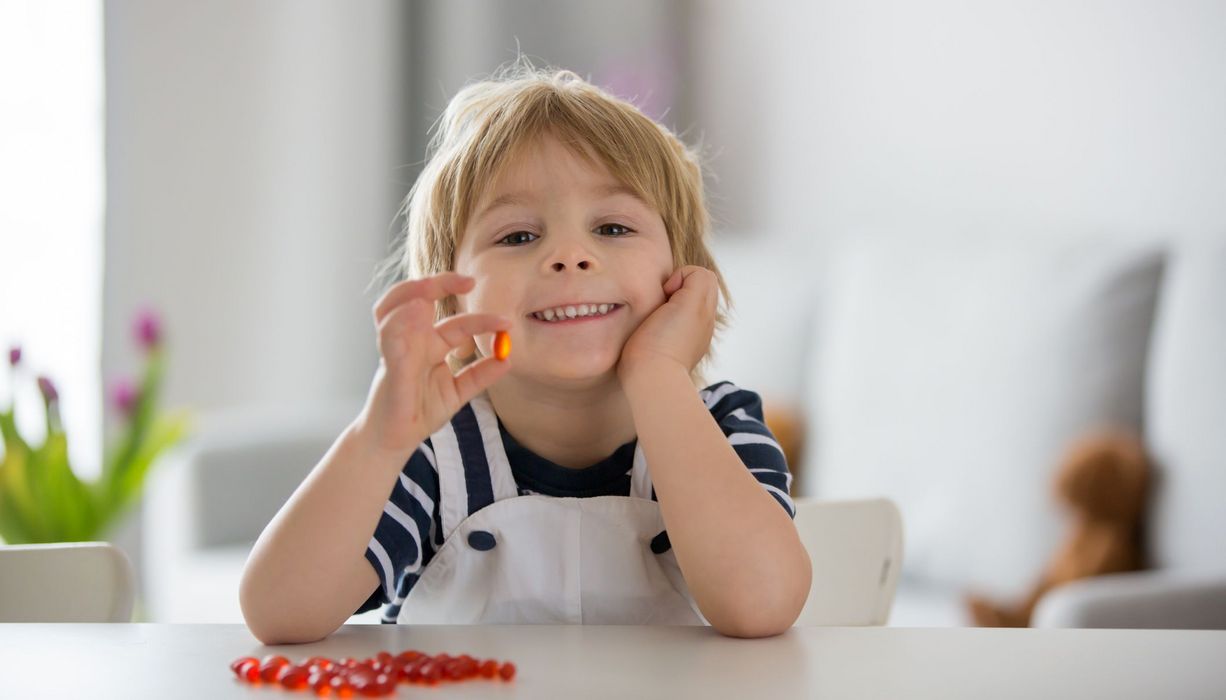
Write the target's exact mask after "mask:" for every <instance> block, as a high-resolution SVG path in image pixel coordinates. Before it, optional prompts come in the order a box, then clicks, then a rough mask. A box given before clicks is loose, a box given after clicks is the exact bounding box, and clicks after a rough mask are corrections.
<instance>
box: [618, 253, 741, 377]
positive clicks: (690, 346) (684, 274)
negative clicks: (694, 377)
mask: <svg viewBox="0 0 1226 700" xmlns="http://www.w3.org/2000/svg"><path fill="white" fill-rule="evenodd" d="M664 297H665V301H664V303H663V304H661V305H660V306H658V307H657V308H656V310H655V311H653V312H652V313H651V315H649V316H648V317H647V318H645V319H643V322H642V323H640V324H639V327H638V328H637V329H635V331H634V333H633V334H632V335H631V336H630V338H629V340H627V341H626V345H625V346H624V347H623V348H622V354H621V359H619V360H618V363H617V374H618V377H619V378H621V379H622V381H623V382H624V381H625V379H626V377H627V376H628V375H629V374H631V373H633V372H635V371H637V370H638V369H639V368H641V367H644V366H649V365H655V364H660V363H664V364H675V365H677V366H679V367H681V368H683V369H684V370H685V372H686V373H687V374H688V373H689V372H690V371H691V370H693V369H694V367H695V366H697V365H698V361H699V360H701V359H702V356H703V355H705V354H706V352H707V349H708V348H709V347H710V345H711V336H712V335H713V334H714V333H715V307H716V303H717V302H718V301H719V283H718V281H717V280H716V277H715V273H714V272H711V271H710V270H708V269H707V268H705V267H699V266H698V265H685V266H683V267H680V268H677V270H676V271H674V272H673V275H672V276H671V277H669V278H668V280H667V281H665V282H664Z"/></svg>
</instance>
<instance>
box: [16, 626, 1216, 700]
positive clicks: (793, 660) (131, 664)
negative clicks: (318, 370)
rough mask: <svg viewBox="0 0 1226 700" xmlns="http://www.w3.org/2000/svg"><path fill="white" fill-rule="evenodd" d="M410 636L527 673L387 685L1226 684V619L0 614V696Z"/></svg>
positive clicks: (873, 693) (156, 679) (1122, 690)
mask: <svg viewBox="0 0 1226 700" xmlns="http://www.w3.org/2000/svg"><path fill="white" fill-rule="evenodd" d="M405 649H418V650H420V651H424V652H427V653H430V654H437V653H440V652H447V653H449V654H452V655H459V654H462V653H468V654H471V655H473V656H476V657H484V658H489V657H492V658H497V659H500V660H510V661H513V662H515V664H516V665H517V666H518V675H517V677H516V678H515V680H513V681H511V682H501V681H484V680H482V681H466V682H461V683H451V684H444V685H441V686H439V687H436V688H433V689H428V690H427V689H424V688H421V687H419V686H412V685H401V686H399V689H398V691H397V693H396V695H395V696H393V697H413V696H420V695H422V694H423V692H428V693H429V694H430V697H432V698H436V699H437V700H450V699H451V698H476V697H497V698H554V697H584V698H588V697H617V698H628V697H634V698H642V697H660V698H677V697H702V698H723V697H727V698H742V699H743V698H760V699H765V698H799V697H808V698H812V697H819V696H820V697H823V698H859V697H863V698H901V697H907V698H927V697H933V698H987V697H992V698H1035V697H1042V698H1047V697H1069V698H1074V697H1075V698H1156V697H1179V698H1209V697H1218V698H1220V697H1226V631H1195V630H1188V631H1177V630H1049V629H1044V630H1035V629H977V628H933V629H924V628H908V627H795V628H792V629H791V630H789V631H788V632H787V633H785V634H783V635H780V636H778V637H771V638H766V639H732V638H728V637H723V636H721V635H719V634H718V633H717V632H715V631H714V630H712V629H711V628H709V627H601V626H548V625H529V626H509V625H508V626H401V625H347V626H345V627H342V628H341V629H340V630H338V631H337V632H336V633H334V634H333V635H332V636H330V637H328V638H327V639H325V640H323V641H321V642H317V643H314V644H303V645H286V646H271V647H269V646H264V645H262V644H260V643H259V642H258V641H257V640H256V639H255V638H254V637H252V636H251V634H250V632H249V631H248V630H247V628H246V627H245V626H243V625H178V624H30V623H26V624H20V623H10V624H0V673H3V678H2V681H0V683H2V685H0V696H3V697H4V698H6V699H8V698H26V697H31V698H34V697H37V698H43V697H73V698H109V697H115V698H119V697H122V698H153V697H174V698H177V699H183V700H187V699H188V698H209V699H210V700H213V699H216V698H255V697H259V698H264V699H265V700H267V699H270V698H280V697H285V698H286V699H287V700H290V699H291V698H307V697H315V695H314V694H313V693H311V692H309V691H307V692H290V691H286V690H282V689H280V688H273V687H269V686H267V685H265V686H264V687H252V686H248V685H245V684H243V683H241V682H239V681H238V680H237V679H235V677H234V675H233V673H232V672H231V671H230V669H229V664H230V662H231V661H232V660H233V659H235V658H238V657H240V656H256V657H263V656H264V655H266V654H270V653H279V654H282V655H283V656H286V657H287V658H289V659H290V660H291V661H295V662H296V661H298V660H299V659H301V658H304V657H307V656H314V655H322V656H328V657H331V658H334V659H340V658H343V657H346V656H353V657H356V658H365V657H368V656H373V655H374V654H376V653H377V652H379V651H390V652H392V653H393V654H395V653H399V652H400V651H403V650H405ZM48 691H53V692H51V693H49V692H48ZM355 697H356V696H355Z"/></svg>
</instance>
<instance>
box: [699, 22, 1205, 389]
mask: <svg viewBox="0 0 1226 700" xmlns="http://www.w3.org/2000/svg"><path fill="white" fill-rule="evenodd" d="M694 9H695V12H696V16H695V23H696V27H695V29H694V34H695V52H696V53H695V55H696V56H697V57H698V58H697V60H696V62H695V65H696V69H697V71H698V74H697V75H696V76H695V81H696V82H697V86H696V88H695V90H694V94H695V96H696V103H695V104H694V112H695V117H696V120H697V121H698V122H699V123H701V124H702V125H703V127H704V130H705V132H706V133H707V135H708V137H709V138H710V140H711V141H712V142H713V143H715V144H718V145H720V146H721V147H723V148H724V151H723V154H722V155H721V157H720V159H718V160H717V161H716V162H715V167H716V168H717V170H718V171H719V176H720V180H721V183H720V184H718V185H717V186H716V189H717V190H722V193H721V196H722V197H724V198H725V199H726V200H727V201H726V202H725V205H724V217H723V218H724V220H725V222H726V225H725V230H724V231H721V232H719V233H717V236H716V239H717V244H718V245H717V248H718V249H719V250H720V251H723V254H720V253H717V255H719V260H720V261H721V263H723V264H724V265H726V266H727V268H728V269H727V270H726V271H727V272H728V273H729V276H730V277H734V278H735V279H734V280H733V283H732V292H733V294H734V299H736V300H737V301H738V304H739V307H740V310H741V315H742V318H745V317H747V316H759V315H762V314H766V313H771V314H773V315H782V317H783V318H785V319H786V318H791V317H790V316H788V315H787V314H788V313H790V312H791V311H792V310H799V309H800V308H801V304H802V303H803V300H802V299H798V298H799V297H802V296H803V295H805V294H807V293H808V292H806V290H807V289H810V287H811V286H812V285H815V284H818V283H819V282H820V275H821V272H820V268H821V265H822V264H823V263H824V253H825V251H826V244H827V243H829V241H830V240H832V239H833V238H835V237H837V236H841V235H854V233H855V232H856V231H860V230H864V229H895V230H898V231H901V232H904V233H908V232H910V233H916V234H919V233H922V232H924V231H928V230H939V229H950V228H953V229H966V230H972V231H978V230H983V231H985V232H988V231H991V232H1001V231H1005V232H1017V233H1019V234H1021V235H1044V234H1052V235H1073V234H1076V233H1079V232H1113V233H1118V234H1120V235H1131V234H1139V235H1148V234H1158V235H1166V234H1190V235H1214V234H1217V235H1221V234H1226V196H1223V195H1224V193H1226V128H1223V126H1222V125H1224V124H1226V80H1224V79H1223V78H1224V76H1226V72H1224V71H1226V41H1224V40H1223V37H1226V3H1222V2H1215V1H1201V2H1193V1H1190V0H1174V1H1172V2H1117V1H1112V0H1086V1H1078V2H1054V1H1050V2H1046V1H1045V2H1035V1H1029V0H1027V1H1020V0H1019V1H1014V2H955V1H953V0H937V1H934V2H925V3H912V2H905V1H903V0H854V1H853V0H838V1H831V0H822V1H819V2H813V3H789V4H787V5H776V4H771V3H754V2H749V1H748V0H730V1H726V2H720V3H695V5H694ZM750 240H752V241H753V243H752V244H750V243H749V242H748V241H750ZM764 274H769V276H764ZM815 278H818V279H815ZM737 280H742V281H741V282H740V283H738V282H737ZM772 309H775V310H774V311H772ZM779 309H782V311H780V310H779ZM763 323H764V322H763V321H762V320H761V319H757V318H755V319H750V320H748V321H745V324H746V325H747V327H748V328H751V329H753V328H760V327H763ZM776 327H778V324H777V325H776ZM796 342H797V343H798V342H803V340H802V339H801V336H797V338H796ZM796 347H797V345H796V344H795V343H792V342H783V338H782V337H781V335H780V334H779V333H765V332H751V333H739V334H737V335H735V336H733V334H732V333H730V334H729V336H728V341H727V342H726V343H725V344H724V345H723V346H722V348H721V350H722V355H721V364H720V367H722V368H723V373H724V374H726V375H727V376H729V377H732V378H734V379H735V380H738V381H741V382H743V383H744V384H746V385H747V386H751V387H753V386H760V387H766V388H768V389H770V390H772V391H774V392H776V393H777V395H781V396H782V398H792V397H795V396H796V395H797V393H798V392H799V386H800V383H798V382H796V381H795V378H794V374H795V369H796V364H795V363H796V358H797V357H798V355H799V353H798V352H797V351H796Z"/></svg>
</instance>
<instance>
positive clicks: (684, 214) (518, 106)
mask: <svg viewBox="0 0 1226 700" xmlns="http://www.w3.org/2000/svg"><path fill="white" fill-rule="evenodd" d="M430 151H431V155H430V158H429V159H428V161H427V164H426V166H425V169H424V170H423V172H422V174H421V176H420V177H419V179H418V180H417V182H416V183H415V184H414V186H413V188H412V191H411V192H410V194H409V197H408V198H407V201H406V209H407V216H406V220H407V225H406V231H405V238H404V247H403V249H401V250H398V251H397V252H396V253H395V254H394V256H393V257H392V258H390V259H389V261H388V262H387V263H386V264H385V265H384V269H383V272H384V273H388V272H391V273H394V275H395V276H396V277H401V276H403V277H407V279H406V280H404V281H401V282H399V283H397V284H394V285H392V286H391V287H390V288H389V289H388V290H387V291H386V293H385V294H384V295H383V296H382V298H381V299H380V300H379V302H378V303H377V304H376V306H375V309H374V316H375V323H376V327H377V334H378V347H379V351H380V355H381V361H380V365H379V368H378V370H377V371H376V375H375V379H374V382H373V384H372V387H371V392H370V395H369V397H368V399H367V403H366V406H365V407H364V408H363V410H362V412H361V414H360V415H359V416H358V417H357V418H356V419H355V420H354V422H353V423H352V424H351V425H350V426H349V427H348V428H347V429H346V430H345V431H344V432H343V433H342V435H341V436H340V437H339V438H338V439H337V441H336V443H335V444H334V445H333V446H332V448H331V449H330V450H329V451H328V453H327V454H326V455H325V456H324V458H323V459H322V460H321V462H320V463H319V464H318V465H317V466H316V467H315V468H314V469H313V470H312V472H311V473H310V474H309V475H308V476H307V478H306V479H305V480H304V482H303V484H302V485H301V486H300V487H299V488H298V489H297V490H296V491H295V493H294V494H293V495H292V496H291V497H290V499H289V500H288V501H287V503H286V504H285V506H284V507H283V508H282V509H281V511H280V512H279V513H278V514H277V515H276V517H275V518H274V519H273V520H272V522H271V523H269V525H268V527H267V528H266V529H265V531H264V532H263V533H262V534H261V536H260V538H259V540H258V541H257V542H256V544H255V547H254V548H253V550H252V553H251V556H250V558H249V560H248V562H247V566H246V568H245V570H244V573H243V581H242V586H241V590H240V599H241V603H242V608H243V613H244V616H245V618H246V620H247V624H248V626H249V627H250V628H251V630H252V632H253V634H255V636H256V637H257V638H259V639H260V640H261V641H263V642H265V643H287V642H290V643H292V642H308V641H315V640H318V639H321V638H323V637H326V636H327V635H328V634H331V633H332V632H333V631H335V630H336V629H337V628H338V627H339V626H340V625H341V624H343V623H344V622H345V620H346V619H347V618H348V617H349V616H350V615H352V614H353V613H354V611H355V610H356V611H357V612H363V611H366V610H371V609H374V608H375V607H378V606H380V605H386V608H385V610H384V612H383V616H382V619H383V621H384V622H387V623H393V622H401V623H413V622H418V623H429V624H439V623H453V624H454V623H521V624H522V623H555V624H559V623H589V624H639V623H643V624H648V623H656V624H710V625H712V626H713V627H715V628H716V629H717V630H718V631H720V632H721V633H724V634H727V635H731V636H740V637H756V636H767V635H774V634H778V633H780V632H782V631H783V630H785V629H787V628H788V627H790V626H791V625H792V623H793V622H795V620H796V618H797V617H798V616H799V614H800V611H801V608H802V607H803V606H804V603H805V598H806V596H807V595H808V592H809V585H810V577H811V568H810V562H809V558H808V555H807V553H806V552H805V550H804V547H803V546H802V545H801V543H800V539H799V537H798V535H797V532H796V528H795V526H794V524H793V522H792V518H793V517H794V516H795V510H794V506H793V503H792V500H791V498H790V496H789V486H790V483H791V475H790V474H789V472H788V467H787V464H786V462H785V461H784V457H783V453H782V450H781V449H780V447H779V445H778V444H777V443H776V442H775V440H774V438H773V437H772V435H771V433H770V431H769V430H767V428H766V425H765V423H764V421H763V415H762V406H761V401H760V399H759V397H758V395H757V394H755V393H754V392H752V391H748V390H746V389H742V388H740V387H737V386H735V385H734V384H732V383H731V382H726V381H725V382H717V383H715V384H712V385H710V386H705V384H706V382H705V380H704V379H703V376H702V373H701V371H700V370H699V366H700V365H701V364H702V363H703V362H705V361H707V360H708V358H709V355H710V346H711V341H712V337H713V335H714V333H715V331H716V329H717V328H721V329H722V328H723V327H724V326H725V325H726V316H725V314H724V313H723V312H722V311H720V310H719V308H718V302H719V299H720V298H721V296H722V297H723V298H724V299H727V298H728V293H727V289H726V287H725V285H724V282H723V278H722V277H721V276H720V274H719V271H718V269H717V267H716V265H715V262H714V260H713V259H712V257H711V255H710V253H709V251H708V250H707V247H706V243H705V238H706V236H707V232H708V226H709V224H708V215H707V212H706V205H705V200H704V195H703V188H702V175H701V170H700V168H699V165H698V164H697V160H696V157H695V156H694V155H693V154H692V153H691V152H690V151H689V150H688V149H687V148H686V147H685V146H684V145H683V144H682V143H681V142H680V141H679V140H678V139H677V138H676V137H675V136H673V135H672V134H671V133H670V132H669V131H668V130H667V129H665V128H664V127H662V126H660V125H658V124H656V123H655V122H653V121H652V120H650V119H649V118H647V117H646V116H645V115H643V114H642V113H641V112H640V111H639V110H638V109H636V108H635V107H634V106H633V105H630V104H628V103H626V102H624V101H622V100H619V99H617V98H615V97H612V96H610V95H608V94H607V93H605V92H603V91H601V90H600V89H598V88H596V87H594V86H592V85H590V84H588V83H586V82H584V81H583V80H581V79H580V78H579V77H578V76H576V75H575V74H574V73H572V72H569V71H556V72H545V71H540V70H538V69H535V68H532V67H531V66H528V65H526V64H524V63H522V62H517V63H516V64H515V65H513V66H511V67H510V68H509V69H507V70H505V71H502V72H500V74H497V75H495V76H494V78H492V79H490V80H487V81H483V82H479V83H475V84H472V85H469V86H467V87H465V88H464V89H463V90H461V91H460V92H459V94H457V95H456V96H455V98H454V99H453V100H452V101H451V103H450V104H449V105H448V107H447V110H446V111H445V113H444V115H443V116H442V120H441V127H440V129H439V131H438V132H437V133H436V135H435V138H434V140H433V141H432V142H431V148H430ZM498 331H502V332H505V333H506V334H508V335H509V337H510V338H511V340H512V346H513V350H512V351H511V353H510V355H509V356H507V357H505V359H498V358H496V357H495V356H494V353H493V350H492V345H493V342H494V334H495V333H496V332H498ZM704 386H705V388H701V389H700V387H704ZM389 493H390V497H389ZM372 533H373V535H372Z"/></svg>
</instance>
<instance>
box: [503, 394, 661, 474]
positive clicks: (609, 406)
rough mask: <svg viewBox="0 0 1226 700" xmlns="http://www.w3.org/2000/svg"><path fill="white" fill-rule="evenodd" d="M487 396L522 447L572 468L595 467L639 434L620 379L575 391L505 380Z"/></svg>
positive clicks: (507, 429) (509, 431)
mask: <svg viewBox="0 0 1226 700" xmlns="http://www.w3.org/2000/svg"><path fill="white" fill-rule="evenodd" d="M486 392H487V393H488V395H489V398H490V403H492V404H493V406H494V411H495V412H496V413H497V414H498V418H499V420H501V421H502V425H503V427H504V428H505V429H506V431H507V432H508V433H510V434H511V437H512V438H514V439H515V441H516V442H517V443H519V444H520V445H522V446H524V447H525V448H527V449H529V450H531V451H532V452H533V453H534V454H536V455H539V456H541V457H544V458H545V459H547V460H549V461H550V462H553V463H554V464H557V465H558V466H562V467H566V468H568V469H582V468H584V467H590V466H592V465H593V464H596V463H597V462H600V461H601V460H603V459H605V458H607V457H608V456H609V455H611V454H613V452H615V451H616V450H617V448H619V447H621V446H622V445H624V444H626V443H628V442H630V441H632V440H634V438H635V436H636V435H637V432H636V431H635V428H634V417H633V415H631V413H630V402H629V401H628V400H627V398H626V395H625V393H624V392H623V391H622V388H621V383H620V382H619V381H617V378H616V377H613V378H611V379H610V380H609V381H607V382H603V383H601V384H598V385H594V386H591V387H587V388H584V389H580V390H576V389H567V388H560V387H556V386H555V387H549V386H541V385H539V384H531V385H529V384H527V383H525V382H523V381H522V380H518V379H516V378H514V377H512V376H510V375H506V376H504V377H503V378H502V379H501V380H500V381H499V382H498V383H497V384H496V385H494V386H491V387H489V389H487V390H486Z"/></svg>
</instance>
